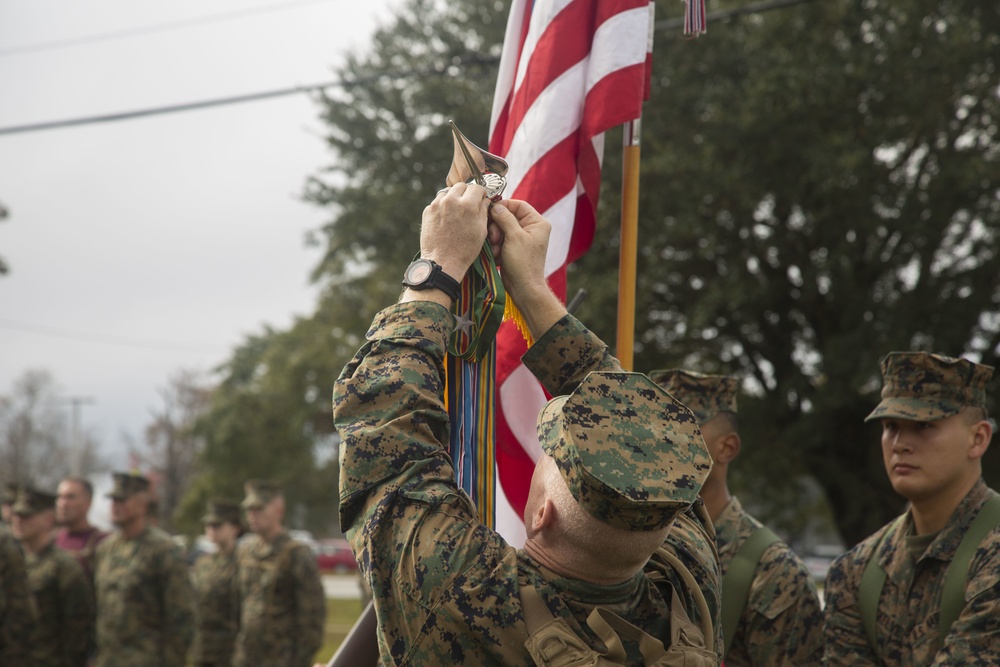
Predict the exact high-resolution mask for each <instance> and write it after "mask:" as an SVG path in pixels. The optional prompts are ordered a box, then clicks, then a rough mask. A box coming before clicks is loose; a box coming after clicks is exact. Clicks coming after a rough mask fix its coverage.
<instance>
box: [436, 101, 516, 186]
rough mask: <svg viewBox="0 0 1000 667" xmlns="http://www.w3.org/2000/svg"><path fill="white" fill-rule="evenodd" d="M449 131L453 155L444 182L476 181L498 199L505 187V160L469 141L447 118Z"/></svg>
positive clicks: (451, 183) (448, 183) (450, 184)
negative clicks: (452, 140)
mask: <svg viewBox="0 0 1000 667" xmlns="http://www.w3.org/2000/svg"><path fill="white" fill-rule="evenodd" d="M448 124H449V125H450V126H451V133H452V136H453V138H454V139H455V155H454V157H453V158H452V161H451V170H450V171H449V172H448V178H447V180H446V184H447V185H448V186H449V187H451V186H452V185H455V184H456V183H478V184H479V185H481V186H483V187H484V188H486V191H487V193H488V194H489V197H490V199H491V200H492V201H499V200H500V197H501V195H502V194H503V190H504V188H505V187H507V179H506V178H504V176H506V174H507V169H508V167H507V161H506V160H504V159H503V158H502V157H499V156H497V155H493V154H492V153H489V152H487V151H484V150H483V149H482V148H480V147H479V146H477V145H475V144H474V143H472V142H471V141H469V140H468V139H467V138H466V136H465V135H464V134H462V132H461V131H460V130H459V129H458V126H457V125H455V121H453V120H449V121H448Z"/></svg>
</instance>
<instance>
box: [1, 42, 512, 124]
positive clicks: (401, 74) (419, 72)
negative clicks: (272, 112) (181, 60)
mask: <svg viewBox="0 0 1000 667" xmlns="http://www.w3.org/2000/svg"><path fill="white" fill-rule="evenodd" d="M469 60H470V62H469V64H472V63H473V62H477V63H493V62H498V61H499V60H500V58H499V57H496V56H476V57H475V58H470V59H469ZM463 64H465V63H463ZM451 66H454V64H451V65H449V67H451ZM445 72H446V67H445V66H444V65H439V66H434V67H427V68H420V69H407V70H396V71H394V72H379V73H377V74H372V75H370V76H366V77H359V78H357V79H352V80H350V81H344V80H341V81H331V82H329V83H316V84H311V85H307V86H295V87H293V88H280V89H278V90H268V91H264V92H260V93H248V94H246V95H235V96H233V97H220V98H216V99H212V100H202V101H199V102H186V103H183V104H173V105H168V106H161V107H152V108H150V109H138V110H135V111H122V112H119V113H113V114H104V115H101V116H85V117H82V118H69V119H66V120H53V121H46V122H42V123H29V124H27V125H11V126H8V127H0V135H4V134H22V133H25V132H40V131H42V130H54V129H58V128H64V127H75V126H78V125H94V124H97V123H111V122H115V121H120V120H130V119H133V118H142V117H145V116H162V115H164V114H170V113H178V112H181V111H194V110H197V109H208V108H211V107H220V106H227V105H231V104H243V103H245V102H257V101H260V100H266V99H271V98H275V97H286V96H288V95H298V94H300V93H312V92H316V91H320V90H327V89H329V88H353V87H355V86H364V85H367V84H370V83H374V82H375V81H378V80H379V79H382V78H391V79H404V78H408V77H411V76H430V75H434V74H438V75H440V74H445Z"/></svg>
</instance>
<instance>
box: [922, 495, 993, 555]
mask: <svg viewBox="0 0 1000 667" xmlns="http://www.w3.org/2000/svg"><path fill="white" fill-rule="evenodd" d="M990 495H991V494H990V489H989V487H988V486H986V482H984V481H983V478H982V477H980V478H979V480H978V481H977V482H976V483H975V485H973V487H972V488H971V489H970V490H969V493H967V494H966V496H965V498H963V499H962V502H960V503H959V504H958V507H956V508H955V512H954V513H953V514H952V515H951V518H950V519H948V524H947V525H946V526H945V527H944V528H942V529H941V532H940V533H938V536H937V539H936V540H934V541H933V542H931V545H930V546H929V547H927V551H925V552H924V556H923V557H924V558H936V559H937V560H943V561H951V559H952V558H953V557H954V555H955V550H956V549H958V545H959V544H960V543H961V541H962V538H963V537H965V533H966V532H967V531H968V530H969V525H970V524H971V523H972V521H973V520H974V519H975V518H976V515H977V514H978V513H979V509H980V508H981V507H982V506H983V503H985V502H986V501H987V500H988V499H989V497H990ZM921 560H923V559H921Z"/></svg>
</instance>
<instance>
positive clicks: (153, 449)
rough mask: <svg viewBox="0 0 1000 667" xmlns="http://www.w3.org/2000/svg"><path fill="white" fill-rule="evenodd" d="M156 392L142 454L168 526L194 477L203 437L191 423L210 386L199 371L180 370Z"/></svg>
mask: <svg viewBox="0 0 1000 667" xmlns="http://www.w3.org/2000/svg"><path fill="white" fill-rule="evenodd" d="M158 393H159V395H160V398H161V400H162V407H160V408H159V409H157V410H154V411H153V412H152V415H151V416H152V418H153V419H152V421H151V422H150V423H149V424H147V425H146V446H147V452H148V455H147V456H146V457H145V458H146V463H147V465H148V466H149V467H151V468H152V469H153V471H154V476H155V478H156V482H157V483H156V493H157V497H158V499H159V501H160V515H161V516H162V517H163V518H164V519H165V521H164V524H163V525H164V528H165V529H167V530H171V529H172V527H173V516H174V512H175V511H176V509H177V507H178V505H180V502H181V498H182V497H183V496H184V493H186V492H187V488H188V486H189V485H190V483H191V480H192V479H193V478H194V477H195V470H196V465H197V457H198V454H199V453H200V452H201V449H202V438H200V437H199V436H198V434H197V433H196V432H195V428H194V427H195V423H196V422H197V420H198V418H199V417H200V416H201V415H202V414H204V412H205V411H206V410H207V408H208V402H209V398H210V396H211V387H209V386H208V384H207V383H206V381H205V379H204V378H203V377H202V375H201V374H200V373H198V372H196V371H192V370H180V371H177V372H176V373H174V375H173V376H171V377H170V379H169V381H168V384H167V386H166V387H164V388H162V389H160V390H159V392H158Z"/></svg>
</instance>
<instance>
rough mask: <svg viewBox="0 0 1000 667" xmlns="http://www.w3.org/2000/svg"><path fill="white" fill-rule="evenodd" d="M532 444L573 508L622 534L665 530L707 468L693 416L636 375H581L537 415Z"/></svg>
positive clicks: (691, 499) (705, 451)
mask: <svg viewBox="0 0 1000 667" xmlns="http://www.w3.org/2000/svg"><path fill="white" fill-rule="evenodd" d="M538 439H539V441H540V443H541V445H542V449H543V450H544V451H545V453H546V454H548V455H550V456H551V457H552V458H553V459H554V460H555V462H556V465H557V466H558V467H559V472H560V473H561V474H562V477H563V479H564V480H565V481H566V486H568V487H569V490H570V493H572V494H573V498H575V499H576V501H577V502H578V503H580V505H581V507H583V509H584V510H586V511H587V512H588V513H589V514H591V515H592V516H593V517H595V518H596V519H598V520H600V521H603V522H604V523H607V524H609V525H611V526H615V527H618V528H624V529H625V530H634V531H639V530H657V529H660V528H664V527H666V526H668V525H670V522H671V521H673V519H674V517H675V516H676V515H677V514H678V513H679V512H681V511H683V510H684V509H685V508H687V507H688V506H689V505H690V504H691V503H692V502H694V500H695V499H696V498H697V497H698V491H699V490H700V489H701V485H702V483H704V481H705V478H706V477H707V476H708V471H709V469H710V468H711V466H712V459H711V458H710V457H709V455H708V449H707V448H706V447H705V441H704V439H703V438H702V437H701V431H700V430H699V428H698V422H697V421H696V419H695V416H694V414H692V413H691V411H690V410H688V409H687V408H686V407H684V406H683V405H681V404H680V403H679V402H677V401H675V400H674V399H673V398H672V397H671V396H670V395H669V394H667V393H666V392H665V391H663V389H661V388H660V387H659V386H657V385H656V383H654V382H653V381H651V380H650V379H649V378H647V377H646V376H645V375H643V374H642V373H626V372H617V373H601V372H595V373H591V374H589V375H588V376H587V377H586V379H584V381H583V382H582V383H581V384H580V386H579V387H577V389H576V390H575V391H574V392H573V393H572V394H570V395H569V396H560V397H558V398H554V399H552V400H551V401H549V402H548V404H547V405H546V406H545V407H544V408H542V411H541V413H539V415H538Z"/></svg>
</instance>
